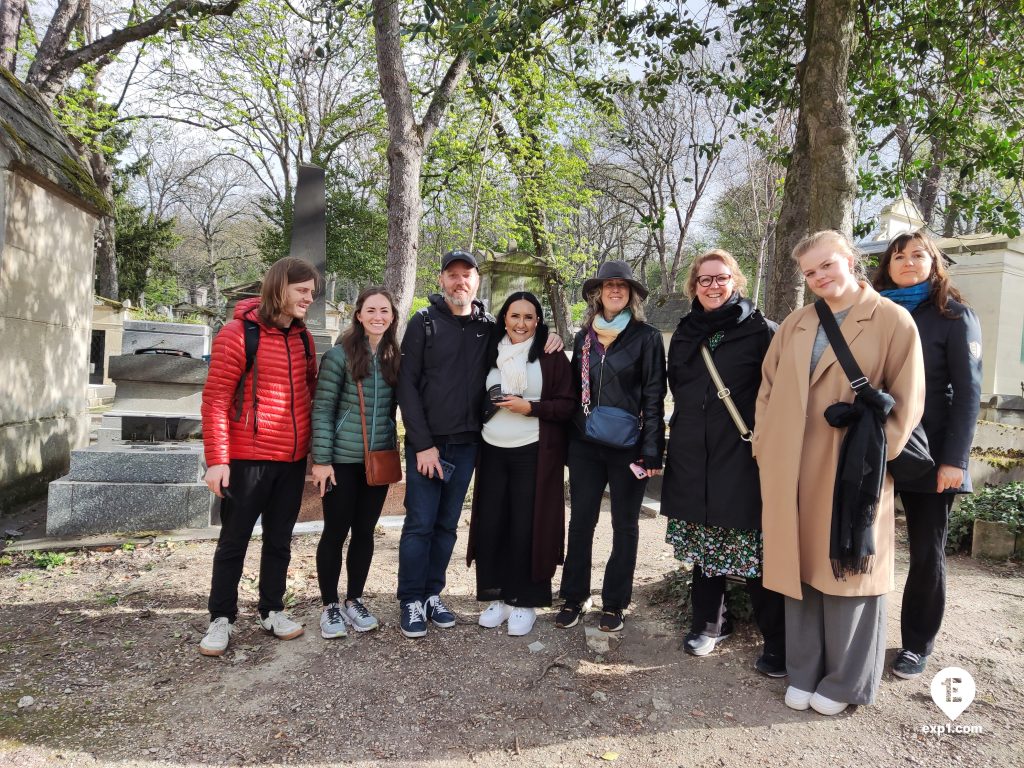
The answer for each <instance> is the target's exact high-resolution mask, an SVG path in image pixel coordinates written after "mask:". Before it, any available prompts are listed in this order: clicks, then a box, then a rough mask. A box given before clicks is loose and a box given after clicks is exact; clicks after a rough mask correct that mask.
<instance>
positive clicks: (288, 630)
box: [257, 611, 306, 640]
mask: <svg viewBox="0 0 1024 768" xmlns="http://www.w3.org/2000/svg"><path fill="white" fill-rule="evenodd" d="M257 621H259V623H260V626H261V627H263V629H265V630H266V631H267V632H270V633H271V634H272V635H273V636H274V637H276V638H277V639H278V640H292V639H294V638H296V637H298V636H299V635H301V634H302V633H303V632H305V631H306V630H304V629H303V628H302V625H301V624H299V623H298V622H297V621H293V620H292V617H291V616H289V615H288V614H287V613H285V612H284V611H271V612H270V615H269V616H267V618H265V619H264V618H263V617H259V618H258V619H257Z"/></svg>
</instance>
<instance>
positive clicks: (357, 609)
mask: <svg viewBox="0 0 1024 768" xmlns="http://www.w3.org/2000/svg"><path fill="white" fill-rule="evenodd" d="M345 617H346V618H347V619H348V623H349V624H351V625H352V628H353V629H354V630H355V631H356V632H369V631H370V630H371V629H376V628H377V627H378V626H380V622H379V621H377V617H376V616H374V615H373V614H372V613H370V611H369V609H368V608H367V607H366V606H365V605H363V601H362V599H361V598H358V597H357V598H355V599H354V600H346V601H345Z"/></svg>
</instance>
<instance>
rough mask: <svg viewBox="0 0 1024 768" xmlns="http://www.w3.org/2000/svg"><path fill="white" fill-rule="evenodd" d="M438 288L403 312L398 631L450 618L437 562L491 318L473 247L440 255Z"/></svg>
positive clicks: (470, 454)
mask: <svg viewBox="0 0 1024 768" xmlns="http://www.w3.org/2000/svg"><path fill="white" fill-rule="evenodd" d="M439 283H440V286H441V293H435V294H432V295H431V296H430V297H429V301H430V304H429V305H428V306H427V308H426V309H423V310H420V311H419V312H417V313H416V314H415V315H414V316H413V318H412V319H411V320H410V321H409V326H408V328H406V331H405V338H404V339H403V340H402V375H401V376H400V377H399V380H398V404H399V407H400V408H401V409H402V421H403V423H404V424H405V463H406V474H405V482H406V486H405V524H404V525H403V526H402V538H401V541H400V543H399V546H398V600H399V601H400V603H401V606H400V610H401V626H402V633H403V634H404V635H405V636H406V637H423V636H424V635H425V634H427V622H428V621H430V622H433V624H434V625H435V626H437V627H452V626H454V625H455V614H453V613H452V612H451V610H449V609H448V607H447V606H446V605H445V604H444V603H443V602H442V601H441V597H440V594H441V591H442V590H443V589H444V585H445V571H447V570H448V561H449V560H450V559H451V556H452V549H453V548H454V546H455V530H456V526H457V525H458V522H459V516H460V514H461V512H462V503H463V501H465V498H466V490H467V489H468V487H469V481H470V478H471V477H472V476H473V467H474V465H475V464H476V451H477V443H478V442H479V439H480V410H481V406H482V399H483V395H484V380H485V376H486V354H487V342H488V338H489V337H490V334H491V329H492V328H493V327H494V318H492V317H491V316H490V315H489V314H487V312H485V311H484V305H483V303H482V302H480V301H478V300H477V298H476V292H477V289H478V288H479V287H480V272H479V270H478V268H477V261H476V259H475V258H474V257H473V254H471V253H467V252H465V251H450V252H449V253H446V254H445V255H444V257H443V258H442V259H441V275H440V278H439Z"/></svg>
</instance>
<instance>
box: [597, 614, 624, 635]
mask: <svg viewBox="0 0 1024 768" xmlns="http://www.w3.org/2000/svg"><path fill="white" fill-rule="evenodd" d="M624 626H626V623H625V621H623V619H622V611H601V621H600V623H599V624H598V625H597V628H598V629H600V630H601V631H602V632H621V631H622V628H623V627H624Z"/></svg>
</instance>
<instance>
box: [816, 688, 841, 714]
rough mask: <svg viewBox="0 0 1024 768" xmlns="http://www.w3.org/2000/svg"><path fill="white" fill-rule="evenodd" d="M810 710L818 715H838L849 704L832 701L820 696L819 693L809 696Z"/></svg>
mask: <svg viewBox="0 0 1024 768" xmlns="http://www.w3.org/2000/svg"><path fill="white" fill-rule="evenodd" d="M809 703H810V705H811V709H813V710H814V711H815V712H817V713H818V714H819V715H838V714H839V713H840V712H842V711H843V710H844V709H846V708H847V707H848V706H850V705H849V704H845V703H843V702H841V701H832V699H830V698H827V697H825V696H822V695H821V694H820V693H815V694H814V695H813V696H811V700H810V702H809Z"/></svg>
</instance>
